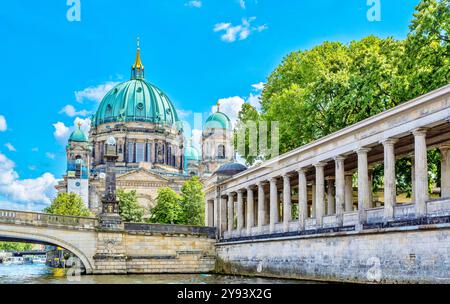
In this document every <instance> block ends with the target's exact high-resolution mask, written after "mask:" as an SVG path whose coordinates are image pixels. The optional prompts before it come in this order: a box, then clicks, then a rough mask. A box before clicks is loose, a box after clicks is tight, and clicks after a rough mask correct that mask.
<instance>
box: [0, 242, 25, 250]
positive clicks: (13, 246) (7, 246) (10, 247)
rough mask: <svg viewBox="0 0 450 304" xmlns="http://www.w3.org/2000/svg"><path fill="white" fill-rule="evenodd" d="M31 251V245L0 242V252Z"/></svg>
mask: <svg viewBox="0 0 450 304" xmlns="http://www.w3.org/2000/svg"><path fill="white" fill-rule="evenodd" d="M31 249H33V245H32V244H28V243H14V242H0V251H17V252H20V251H30V250H31Z"/></svg>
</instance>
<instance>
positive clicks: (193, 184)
mask: <svg viewBox="0 0 450 304" xmlns="http://www.w3.org/2000/svg"><path fill="white" fill-rule="evenodd" d="M202 188H203V185H202V183H200V181H199V179H198V177H196V176H195V177H193V178H192V179H191V180H189V181H187V182H185V183H184V185H183V187H182V188H181V206H182V219H181V222H182V224H184V225H197V226H200V225H202V226H203V225H204V223H205V205H204V204H205V194H204V193H203V191H202Z"/></svg>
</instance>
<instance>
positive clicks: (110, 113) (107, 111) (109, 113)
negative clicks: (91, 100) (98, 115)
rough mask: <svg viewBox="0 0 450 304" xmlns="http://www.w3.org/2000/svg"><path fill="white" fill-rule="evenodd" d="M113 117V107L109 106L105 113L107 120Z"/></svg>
mask: <svg viewBox="0 0 450 304" xmlns="http://www.w3.org/2000/svg"><path fill="white" fill-rule="evenodd" d="M111 117H112V107H111V105H107V106H106V111H105V118H111Z"/></svg>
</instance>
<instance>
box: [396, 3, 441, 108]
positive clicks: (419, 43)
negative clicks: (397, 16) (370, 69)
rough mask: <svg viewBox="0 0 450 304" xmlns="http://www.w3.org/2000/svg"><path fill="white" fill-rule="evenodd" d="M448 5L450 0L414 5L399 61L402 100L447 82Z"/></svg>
mask: <svg viewBox="0 0 450 304" xmlns="http://www.w3.org/2000/svg"><path fill="white" fill-rule="evenodd" d="M449 7H450V3H449V0H422V1H421V2H420V3H419V4H418V5H417V7H416V11H415V13H414V19H413V20H412V22H411V25H410V33H409V35H408V37H407V39H406V42H405V47H406V51H405V56H404V58H403V60H402V65H401V68H402V73H403V74H404V75H405V77H406V80H407V81H406V84H407V86H406V87H405V89H404V92H403V95H404V97H405V100H409V99H412V98H414V97H417V96H420V95H422V94H425V93H427V92H429V91H431V90H434V89H437V88H439V87H441V86H444V85H446V84H448V83H449V80H450V38H449V32H450V9H449Z"/></svg>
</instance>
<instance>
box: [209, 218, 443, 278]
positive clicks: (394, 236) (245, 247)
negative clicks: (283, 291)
mask: <svg viewBox="0 0 450 304" xmlns="http://www.w3.org/2000/svg"><path fill="white" fill-rule="evenodd" d="M449 234H450V224H449V223H440V224H435V225H425V226H407V227H398V228H381V229H380V228H379V229H369V230H364V231H348V232H337V233H327V234H315V235H300V236H291V237H271V238H260V239H252V240H242V241H230V242H219V243H218V244H217V245H216V249H217V263H216V272H218V273H222V274H240V275H250V276H261V277H276V278H286V279H302V280H314V281H328V282H352V283H446V284H448V283H450V260H449V256H450V255H449V254H450V238H449Z"/></svg>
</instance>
